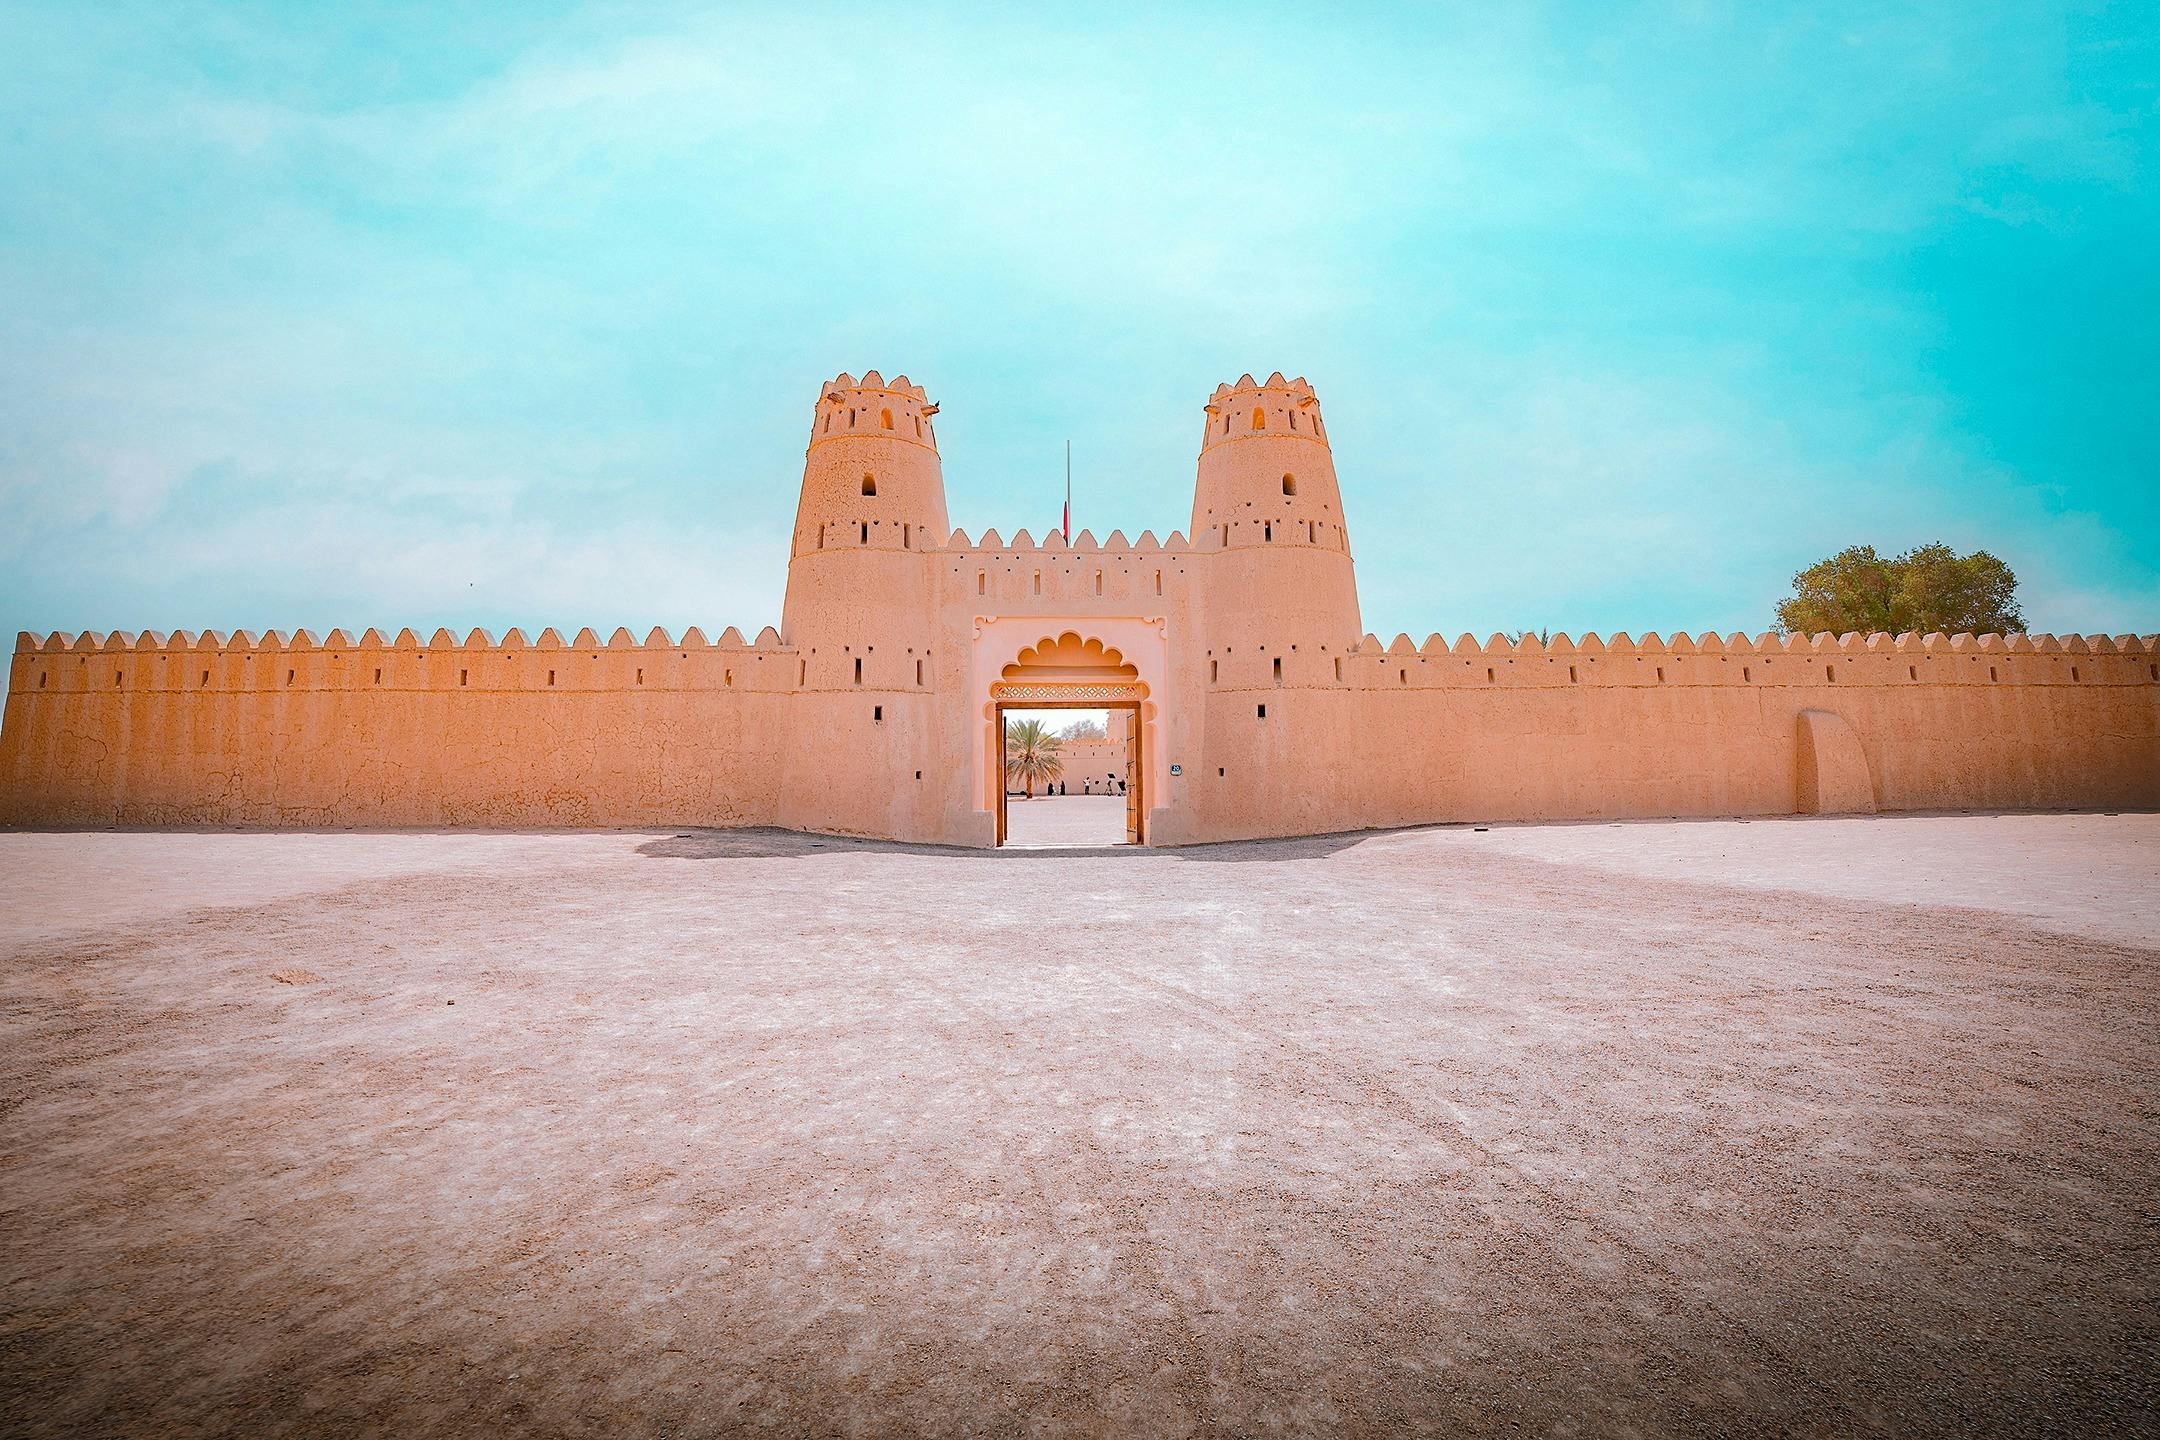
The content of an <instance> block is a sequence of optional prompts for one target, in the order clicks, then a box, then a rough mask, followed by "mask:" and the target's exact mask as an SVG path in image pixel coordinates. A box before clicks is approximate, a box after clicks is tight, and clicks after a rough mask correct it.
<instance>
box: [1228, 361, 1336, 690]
mask: <svg viewBox="0 0 2160 1440" xmlns="http://www.w3.org/2000/svg"><path fill="white" fill-rule="evenodd" d="M1191 534H1192V542H1193V545H1194V547H1195V548H1197V549H1201V550H1213V551H1217V552H1219V553H1218V554H1217V555H1216V556H1215V557H1214V558H1213V560H1212V561H1211V562H1210V565H1209V576H1210V578H1209V592H1210V598H1209V609H1210V611H1211V613H1212V615H1213V617H1214V619H1213V622H1212V624H1211V627H1210V628H1211V630H1213V631H1215V632H1216V633H1217V634H1218V635H1220V636H1221V637H1222V638H1223V639H1224V640H1226V641H1227V642H1228V643H1232V644H1235V643H1236V638H1233V636H1232V633H1231V632H1236V635H1237V637H1241V638H1243V639H1244V640H1246V641H1247V642H1248V644H1249V645H1251V646H1254V647H1257V646H1260V645H1266V646H1268V647H1269V648H1270V649H1271V650H1273V651H1274V652H1275V653H1277V654H1280V653H1282V651H1283V650H1284V649H1286V648H1287V647H1289V646H1290V645H1293V644H1295V645H1297V646H1298V647H1299V649H1300V650H1301V651H1304V652H1306V653H1310V652H1311V651H1312V650H1313V649H1315V648H1317V647H1319V646H1322V645H1326V646H1328V647H1330V648H1331V649H1335V650H1336V651H1337V653H1340V648H1347V647H1352V646H1355V645H1356V643H1357V638H1358V635H1359V633H1360V626H1359V617H1358V600H1357V578H1356V575H1355V574H1354V572H1353V570H1352V567H1351V561H1350V536H1349V531H1348V530H1347V529H1345V528H1344V523H1343V505H1342V494H1341V492H1340V491H1339V490H1338V489H1337V488H1336V484H1335V456H1334V454H1333V452H1332V451H1331V450H1330V449H1329V448H1328V439H1327V428H1326V426H1325V425H1324V424H1323V423H1322V421H1321V418H1320V400H1319V397H1318V396H1316V395H1314V394H1313V388H1312V386H1310V385H1308V384H1306V383H1305V381H1304V380H1302V379H1298V380H1285V379H1283V377H1282V374H1281V372H1280V371H1278V372H1277V373H1275V374H1273V375H1270V376H1268V378H1267V379H1266V380H1265V381H1255V380H1254V379H1253V378H1252V376H1250V375H1244V376H1240V377H1239V378H1238V382H1237V383H1236V384H1235V385H1218V386H1216V387H1215V393H1214V394H1213V395H1212V396H1210V397H1209V398H1208V404H1207V431H1206V434H1205V436H1204V437H1203V438H1202V440H1201V444H1200V468H1199V478H1198V480H1197V482H1196V483H1195V485H1194V487H1193V513H1192V532H1191Z"/></svg>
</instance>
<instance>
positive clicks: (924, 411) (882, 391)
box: [810, 370, 938, 450]
mask: <svg viewBox="0 0 2160 1440" xmlns="http://www.w3.org/2000/svg"><path fill="white" fill-rule="evenodd" d="M937 411H938V407H937V406H936V405H935V404H933V403H931V402H930V400H929V398H928V397H927V396H926V395H924V393H923V387H922V386H920V385H911V384H909V383H908V378H907V376H905V375H899V376H895V377H894V378H893V379H891V380H887V379H886V378H885V377H884V376H882V375H880V374H878V372H877V371H875V370H872V371H870V372H869V373H868V374H866V375H864V376H863V377H862V379H860V380H857V379H856V378H855V377H854V376H853V375H850V374H848V373H847V372H846V371H845V370H843V371H841V372H840V373H839V375H837V376H835V377H834V378H833V379H831V380H828V381H826V382H825V384H824V386H823V387H822V388H821V389H820V392H819V395H818V403H817V411H816V413H815V415H814V416H813V417H812V419H811V422H810V443H811V445H812V446H816V445H818V444H820V443H821V442H824V441H827V440H843V439H851V438H852V439H857V440H863V439H880V440H904V441H907V442H909V443H910V444H915V445H926V446H928V447H929V448H930V449H932V450H935V449H937V432H936V430H935V429H934V428H933V427H932V426H931V424H930V417H931V416H933V415H935V414H937Z"/></svg>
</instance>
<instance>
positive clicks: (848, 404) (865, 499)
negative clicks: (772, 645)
mask: <svg viewBox="0 0 2160 1440" xmlns="http://www.w3.org/2000/svg"><path fill="white" fill-rule="evenodd" d="M937 408H938V407H937V406H935V405H933V404H931V403H930V402H929V400H927V399H926V398H925V397H924V395H923V388H922V386H920V385H910V384H909V383H908V379H907V377H906V376H905V375H902V376H900V377H899V378H898V379H896V380H893V381H891V382H890V383H888V382H887V381H886V380H885V379H884V378H883V377H882V376H880V375H879V374H878V372H877V371H875V370H872V371H871V372H870V373H869V374H867V375H865V376H863V378H862V379H861V380H857V379H855V377H853V376H852V375H847V374H842V375H841V376H840V377H839V378H838V379H836V380H833V381H831V382H829V383H827V384H826V385H825V386H824V387H823V389H822V391H821V392H820V393H819V395H818V402H817V408H816V410H815V412H814V413H813V415H812V417H811V421H810V447H809V450H808V451H807V453H806V454H805V456H804V459H803V480H802V498H801V499H800V500H799V501H798V502H797V504H796V507H795V539H794V544H793V546H792V548H791V550H790V552H789V557H788V585H787V599H786V602H785V604H784V606H783V608H782V610H781V617H780V628H781V638H782V639H784V640H785V641H787V642H788V643H789V644H801V643H804V642H803V637H802V635H800V634H798V632H804V631H805V627H808V628H809V629H826V628H828V623H829V622H830V621H832V620H836V619H838V620H843V621H846V622H848V623H850V624H853V623H856V622H859V621H860V619H861V618H862V615H863V613H864V608H865V607H869V608H871V609H877V610H888V609H890V608H891V607H892V606H894V605H896V604H901V603H912V602H913V591H912V589H904V588H902V587H896V586H894V585H892V584H890V583H885V582H889V581H892V580H895V579H898V578H899V577H900V576H901V575H906V576H908V577H911V578H912V577H913V576H914V575H915V572H916V571H917V570H920V569H921V568H922V567H921V566H920V565H919V564H914V563H909V562H911V561H912V560H913V559H914V557H916V556H918V555H919V554H920V553H921V552H922V551H924V550H928V549H933V548H935V547H937V546H940V545H943V544H944V543H945V538H946V536H947V535H948V534H949V533H950V532H949V530H948V529H947V526H946V520H945V475H944V472H943V470H942V469H941V468H940V467H939V465H938V452H937V432H936V430H935V429H934V428H933V426H932V423H931V417H932V416H933V415H935V414H937ZM881 556H886V557H894V558H899V557H906V558H905V559H902V560H901V561H900V563H899V564H898V565H894V564H891V563H886V562H883V561H881V560H880V558H879V557H881ZM834 606H838V607H839V609H840V611H841V612H842V613H841V614H840V615H832V614H829V613H827V612H829V611H830V610H831V609H832V608H833V607H834Z"/></svg>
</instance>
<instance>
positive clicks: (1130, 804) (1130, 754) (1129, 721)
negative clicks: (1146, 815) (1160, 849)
mask: <svg viewBox="0 0 2160 1440" xmlns="http://www.w3.org/2000/svg"><path fill="white" fill-rule="evenodd" d="M1111 713H1112V714H1114V715H1115V716H1116V717H1117V719H1118V723H1120V724H1122V725H1123V726H1124V727H1125V843H1126V844H1128V845H1138V844H1140V843H1141V839H1140V776H1141V774H1142V773H1143V771H1144V769H1145V767H1144V766H1142V765H1141V763H1140V712H1139V711H1138V710H1117V711H1113V712H1111Z"/></svg>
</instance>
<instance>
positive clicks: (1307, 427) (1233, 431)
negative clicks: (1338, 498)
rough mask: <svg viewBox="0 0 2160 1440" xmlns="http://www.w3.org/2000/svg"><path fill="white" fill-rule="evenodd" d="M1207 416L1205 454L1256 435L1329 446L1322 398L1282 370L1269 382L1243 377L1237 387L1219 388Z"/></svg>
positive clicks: (1204, 442) (1210, 398)
mask: <svg viewBox="0 0 2160 1440" xmlns="http://www.w3.org/2000/svg"><path fill="white" fill-rule="evenodd" d="M1206 413H1207V427H1206V430H1205V431H1204V433H1203V435H1202V438H1201V442H1200V448H1201V450H1202V451H1203V452H1205V451H1207V450H1211V449H1213V448H1214V447H1215V446H1217V445H1221V444H1226V443H1229V442H1231V441H1236V440H1243V439H1249V438H1251V437H1253V436H1256V435H1264V436H1268V437H1270V438H1273V439H1282V438H1284V437H1287V436H1294V437H1296V438H1298V439H1301V440H1311V441H1314V442H1316V443H1318V444H1321V445H1326V444H1327V430H1326V428H1325V427H1324V426H1323V425H1322V423H1321V420H1320V397H1319V396H1318V395H1317V394H1315V393H1314V392H1313V388H1312V386H1311V385H1309V384H1307V383H1306V382H1305V378H1304V377H1303V376H1299V377H1298V378H1297V379H1295V380H1285V379H1283V375H1282V371H1280V370H1277V371H1276V372H1275V373H1274V374H1272V375H1270V376H1268V378H1267V379H1265V380H1255V379H1253V377H1252V376H1250V375H1240V376H1239V377H1238V379H1237V383H1236V384H1234V385H1231V384H1223V385H1217V386H1216V387H1215V393H1214V394H1212V395H1210V396H1209V397H1208V402H1207V406H1206Z"/></svg>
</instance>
